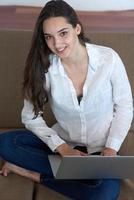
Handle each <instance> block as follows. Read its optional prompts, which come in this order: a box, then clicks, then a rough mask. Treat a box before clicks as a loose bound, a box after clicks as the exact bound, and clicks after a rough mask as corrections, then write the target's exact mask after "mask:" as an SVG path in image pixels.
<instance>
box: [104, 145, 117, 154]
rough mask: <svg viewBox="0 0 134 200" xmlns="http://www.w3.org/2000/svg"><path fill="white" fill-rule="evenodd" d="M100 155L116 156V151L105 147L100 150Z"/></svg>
mask: <svg viewBox="0 0 134 200" xmlns="http://www.w3.org/2000/svg"><path fill="white" fill-rule="evenodd" d="M101 155H102V156H116V155H117V151H115V150H114V149H111V148H108V147H105V148H104V149H103V150H102V152H101Z"/></svg>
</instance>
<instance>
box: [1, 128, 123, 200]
mask: <svg viewBox="0 0 134 200" xmlns="http://www.w3.org/2000/svg"><path fill="white" fill-rule="evenodd" d="M48 154H54V153H53V152H52V151H51V150H50V149H49V147H48V146H47V145H46V144H44V143H43V142H42V141H41V140H40V139H39V138H38V137H37V136H35V135H34V134H33V133H32V132H30V131H28V130H25V129H24V130H14V131H10V132H6V133H3V134H0V156H1V157H2V158H3V159H4V160H6V161H8V162H11V163H13V164H15V165H18V166H20V167H23V168H25V169H28V170H32V171H35V172H39V173H40V174H41V184H43V185H45V186H47V187H49V188H51V189H53V190H55V191H57V192H60V193H62V194H64V195H66V196H68V197H69V198H70V199H76V200H81V199H85V200H116V199H117V198H118V196H119V191H120V180H118V179H102V180H56V179H54V177H53V173H52V171H51V167H50V164H49V160H48Z"/></svg>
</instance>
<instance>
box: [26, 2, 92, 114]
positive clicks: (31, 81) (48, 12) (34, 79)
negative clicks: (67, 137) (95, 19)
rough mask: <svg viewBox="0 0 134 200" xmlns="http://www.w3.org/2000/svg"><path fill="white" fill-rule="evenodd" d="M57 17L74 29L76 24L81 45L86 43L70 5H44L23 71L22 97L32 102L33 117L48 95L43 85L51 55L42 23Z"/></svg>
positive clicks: (64, 3) (51, 3)
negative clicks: (63, 19)
mask: <svg viewBox="0 0 134 200" xmlns="http://www.w3.org/2000/svg"><path fill="white" fill-rule="evenodd" d="M59 16H62V17H64V18H66V20H67V21H68V23H70V24H71V25H72V26H73V27H74V28H75V27H76V25H77V24H80V25H81V33H80V34H79V36H78V37H79V41H80V43H81V44H82V45H85V42H87V41H88V39H87V38H85V36H84V31H83V27H82V24H81V23H80V21H79V19H78V17H77V14H76V12H75V11H74V9H73V8H72V7H71V6H70V5H68V4H67V3H66V2H65V1H62V0H52V1H49V2H48V3H46V5H45V7H44V8H43V9H42V10H41V12H40V14H39V17H38V19H37V22H36V25H35V29H34V33H33V37H32V43H31V48H30V51H29V54H28V57H27V60H26V65H25V70H24V82H23V96H24V98H26V99H28V100H30V101H31V102H32V104H33V106H34V112H35V117H36V116H37V115H38V113H39V111H43V106H44V104H45V103H46V102H47V101H48V95H47V92H46V90H45V88H44V86H43V85H44V83H45V73H46V72H47V71H48V68H49V66H50V62H49V55H50V54H52V52H51V50H50V49H49V48H48V46H47V44H46V41H45V38H44V34H43V22H44V20H46V19H49V18H51V17H59Z"/></svg>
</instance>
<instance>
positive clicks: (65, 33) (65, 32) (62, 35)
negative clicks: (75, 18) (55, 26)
mask: <svg viewBox="0 0 134 200" xmlns="http://www.w3.org/2000/svg"><path fill="white" fill-rule="evenodd" d="M67 33H68V32H67V31H64V32H61V33H60V36H61V37H64V36H66V35H67Z"/></svg>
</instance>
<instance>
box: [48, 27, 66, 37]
mask: <svg viewBox="0 0 134 200" xmlns="http://www.w3.org/2000/svg"><path fill="white" fill-rule="evenodd" d="M68 29H69V28H62V29H60V30H59V31H58V32H57V33H60V32H62V31H65V30H68ZM44 35H46V36H47V35H51V33H44Z"/></svg>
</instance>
